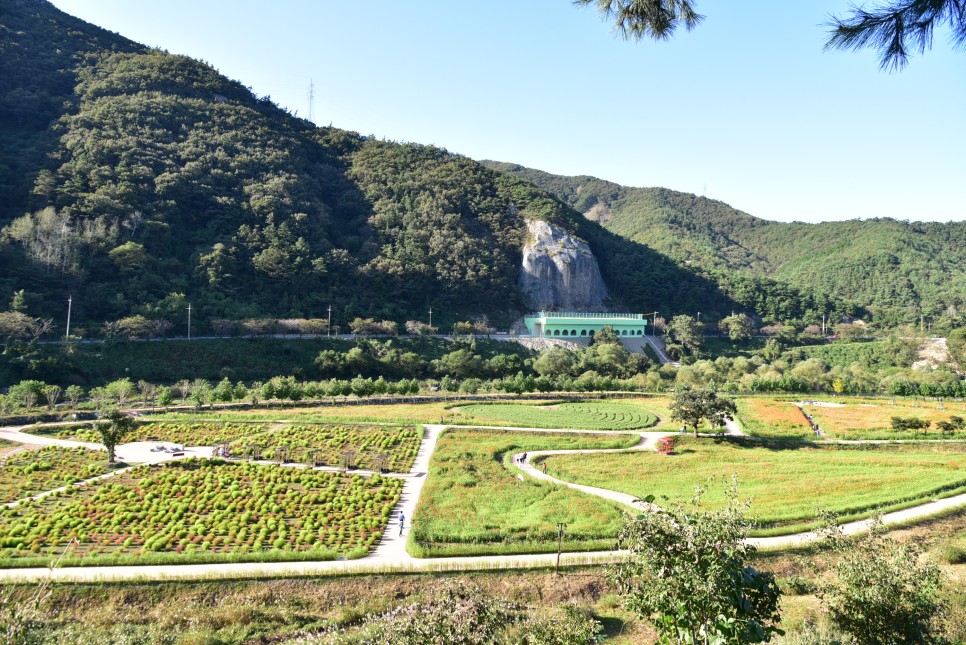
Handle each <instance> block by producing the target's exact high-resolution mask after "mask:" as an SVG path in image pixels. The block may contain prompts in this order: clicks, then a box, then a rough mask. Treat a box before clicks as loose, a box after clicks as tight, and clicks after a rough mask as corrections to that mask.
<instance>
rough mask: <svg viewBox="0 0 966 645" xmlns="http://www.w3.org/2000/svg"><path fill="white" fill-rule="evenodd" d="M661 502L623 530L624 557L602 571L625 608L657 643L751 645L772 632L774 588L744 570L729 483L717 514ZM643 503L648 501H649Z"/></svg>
mask: <svg viewBox="0 0 966 645" xmlns="http://www.w3.org/2000/svg"><path fill="white" fill-rule="evenodd" d="M703 493H704V490H703V489H699V490H697V491H696V492H695V495H694V497H693V498H692V499H691V500H690V501H688V502H672V501H669V500H664V501H662V506H663V507H662V508H661V509H659V510H655V511H653V512H646V513H644V514H642V515H640V516H639V517H638V518H637V519H636V520H633V521H631V522H629V523H628V524H627V526H626V527H625V528H624V529H623V530H622V531H621V535H620V541H621V543H622V545H623V546H625V547H626V548H627V549H628V550H629V551H630V554H629V556H628V558H627V560H626V561H624V562H621V563H620V564H618V565H617V566H616V567H614V568H613V569H612V570H611V571H610V575H611V577H612V579H613V580H614V581H615V582H616V583H617V586H618V589H619V591H620V594H621V597H622V599H623V602H624V605H625V607H627V609H629V610H631V611H633V612H635V613H637V614H638V615H639V616H641V617H642V618H645V619H648V620H650V621H651V622H652V623H653V625H654V628H655V630H657V632H658V635H659V638H660V639H661V641H660V642H662V643H693V644H695V645H696V644H698V643H704V644H707V643H759V642H766V641H768V640H770V639H771V637H772V635H774V634H780V633H782V632H781V630H779V629H778V628H777V623H778V620H779V600H780V598H781V589H780V588H779V587H778V585H777V584H776V583H775V578H774V576H773V575H772V574H770V573H766V572H760V571H757V570H756V569H754V568H753V567H751V566H750V565H748V564H747V562H748V560H749V559H750V558H751V556H752V555H753V554H754V552H755V548H754V547H753V546H751V545H750V544H748V542H747V540H746V538H747V537H748V531H749V530H750V528H751V522H750V521H749V520H748V519H747V518H746V512H747V510H748V502H740V501H739V500H738V486H737V482H736V481H734V480H732V482H731V484H730V486H729V487H728V488H727V490H726V499H727V503H726V504H725V506H724V507H722V508H719V509H717V510H707V509H705V508H703V507H702V506H701V496H702V494H703ZM644 501H646V502H648V503H653V502H654V498H653V497H648V498H646V499H645V500H644Z"/></svg>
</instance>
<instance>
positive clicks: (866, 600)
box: [821, 518, 947, 645]
mask: <svg viewBox="0 0 966 645" xmlns="http://www.w3.org/2000/svg"><path fill="white" fill-rule="evenodd" d="M826 539H827V541H828V543H829V545H830V546H831V547H832V549H833V550H834V551H837V552H838V553H839V554H840V555H841V560H840V561H839V563H838V564H836V565H835V566H834V568H833V571H834V573H835V578H834V579H832V580H831V581H829V582H828V583H826V584H825V585H824V586H823V588H822V589H821V598H822V603H823V605H824V606H825V608H826V609H827V611H828V613H829V617H830V618H831V619H832V622H833V623H834V624H835V625H836V626H837V627H838V628H839V629H841V630H842V631H843V632H845V633H847V634H849V635H851V636H852V637H853V638H854V639H855V640H856V642H859V643H867V644H869V645H893V644H899V643H940V642H944V641H943V638H942V637H941V636H940V633H941V630H940V629H939V624H940V622H941V620H942V618H943V616H944V615H945V613H946V610H947V605H946V601H945V600H944V593H943V586H944V582H943V574H942V571H941V570H940V568H939V566H938V565H936V564H935V563H933V562H928V561H923V559H922V551H921V550H920V548H919V547H918V546H917V545H916V544H915V543H913V542H903V543H900V542H897V541H895V540H892V539H889V538H886V537H884V536H883V535H882V522H881V518H878V519H877V520H876V521H875V522H874V523H873V525H872V529H871V530H870V531H869V533H868V534H866V535H863V536H860V537H858V538H856V539H854V540H850V539H847V538H845V537H844V536H843V535H842V533H841V530H840V529H838V528H837V527H832V528H828V529H826Z"/></svg>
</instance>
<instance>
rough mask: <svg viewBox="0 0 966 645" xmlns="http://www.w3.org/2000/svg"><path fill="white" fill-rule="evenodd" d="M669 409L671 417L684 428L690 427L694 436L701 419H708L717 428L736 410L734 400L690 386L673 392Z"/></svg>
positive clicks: (708, 390)
mask: <svg viewBox="0 0 966 645" xmlns="http://www.w3.org/2000/svg"><path fill="white" fill-rule="evenodd" d="M670 409H671V418H672V419H674V420H675V421H680V422H682V423H683V424H684V426H685V428H692V429H693V430H694V436H695V437H697V436H698V426H700V425H701V423H702V422H703V421H710V422H711V424H712V425H713V426H714V427H716V428H717V427H720V426H722V425H724V423H725V419H727V418H729V417H731V416H732V415H734V414H736V413H737V411H738V410H737V408H736V407H735V402H734V401H732V400H731V399H722V398H718V393H717V392H715V391H714V390H712V389H710V388H690V387H683V388H681V389H679V390H678V391H676V392H675V393H674V401H673V402H672V403H671V405H670Z"/></svg>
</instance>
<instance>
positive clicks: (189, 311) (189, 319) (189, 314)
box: [188, 302, 191, 340]
mask: <svg viewBox="0 0 966 645" xmlns="http://www.w3.org/2000/svg"><path fill="white" fill-rule="evenodd" d="M188 340H191V303H190V302H189V303H188Z"/></svg>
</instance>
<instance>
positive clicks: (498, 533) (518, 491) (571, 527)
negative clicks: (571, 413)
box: [409, 429, 639, 557]
mask: <svg viewBox="0 0 966 645" xmlns="http://www.w3.org/2000/svg"><path fill="white" fill-rule="evenodd" d="M638 440H639V437H638V436H637V435H633V434H628V435H619V434H589V433H585V434H581V433H568V434H563V433H536V432H534V433H529V432H505V431H497V430H461V429H453V430H447V431H446V432H444V433H443V434H442V435H441V436H440V438H439V441H438V443H437V444H436V451H435V452H434V453H433V458H432V461H431V462H430V466H429V478H428V479H427V480H426V484H425V486H424V487H423V491H422V494H421V495H420V498H419V505H418V506H417V507H416V512H415V514H414V516H413V518H412V519H413V521H412V527H413V528H412V533H411V534H410V544H409V548H410V552H411V553H413V554H414V555H419V556H422V557H426V556H430V557H431V556H443V555H475V554H483V553H528V552H540V551H542V552H546V551H552V550H554V549H556V526H557V523H558V522H563V523H565V524H567V531H566V539H565V548H566V549H567V550H594V549H602V548H610V547H611V546H613V538H614V537H615V536H616V535H617V533H618V531H619V530H620V528H621V526H623V523H624V517H625V516H624V513H623V512H622V511H620V510H619V509H618V508H617V507H616V505H613V504H610V503H608V502H605V501H603V500H600V499H598V498H595V497H592V496H590V495H584V494H582V493H579V492H577V491H574V490H572V489H569V488H566V487H558V486H549V485H545V484H541V483H539V482H536V481H534V480H531V479H525V480H523V481H521V480H519V479H518V478H517V477H516V475H515V474H514V472H513V471H512V470H511V469H510V468H508V467H507V465H506V464H504V463H503V459H504V457H506V456H508V455H509V454H510V453H511V452H523V451H533V450H540V449H546V450H552V449H577V448H598V449H599V448H623V447H628V446H631V445H634V444H635V443H637V441H638Z"/></svg>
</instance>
